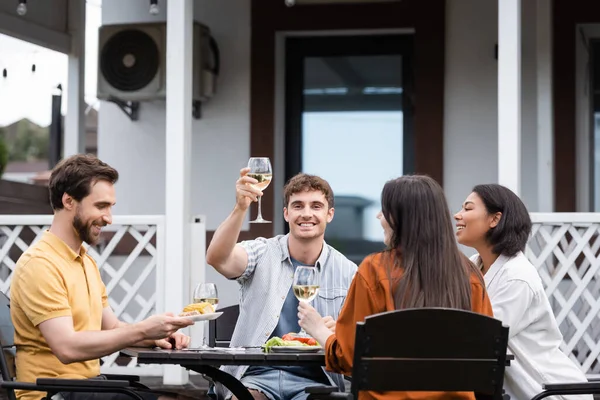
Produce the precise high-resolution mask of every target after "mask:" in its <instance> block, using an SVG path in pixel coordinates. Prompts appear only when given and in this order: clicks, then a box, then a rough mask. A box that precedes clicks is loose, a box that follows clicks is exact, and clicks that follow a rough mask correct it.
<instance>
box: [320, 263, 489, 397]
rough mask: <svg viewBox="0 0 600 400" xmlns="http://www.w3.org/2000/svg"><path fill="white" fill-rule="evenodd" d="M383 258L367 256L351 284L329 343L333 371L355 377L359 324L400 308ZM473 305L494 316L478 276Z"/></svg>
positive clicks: (474, 278) (380, 394)
mask: <svg viewBox="0 0 600 400" xmlns="http://www.w3.org/2000/svg"><path fill="white" fill-rule="evenodd" d="M382 258H383V253H377V254H372V255H370V256H368V257H366V258H365V259H364V261H363V262H362V263H361V264H360V267H359V268H358V271H357V273H356V276H355V277H354V280H353V281H352V284H351V285H350V289H349V290H348V296H347V297H346V301H345V303H344V307H343V308H342V311H341V312H340V315H339V317H338V320H337V323H336V327H335V334H334V335H331V336H329V338H328V339H327V343H326V344H325V352H326V354H325V360H326V365H327V369H328V370H329V371H334V372H339V373H342V374H345V375H351V374H352V361H353V358H354V336H355V334H356V322H358V321H364V320H365V317H368V316H369V315H373V314H379V313H382V312H386V311H394V310H395V309H396V308H395V306H394V298H393V296H392V291H391V288H390V281H389V277H388V273H387V266H386V265H385V264H384V263H383V260H382ZM471 303H472V306H471V310H472V311H474V312H477V313H480V314H484V315H489V316H492V315H493V314H492V305H491V304H490V299H489V297H488V295H487V293H486V291H485V286H484V284H482V279H480V278H479V277H478V276H477V275H476V274H475V273H474V274H473V275H472V276H471ZM390 379H394V377H390ZM359 399H361V400H367V399H377V400H383V399H386V400H387V399H394V400H401V399H475V396H474V394H473V393H472V392H461V393H450V392H418V391H417V392H361V393H360V394H359Z"/></svg>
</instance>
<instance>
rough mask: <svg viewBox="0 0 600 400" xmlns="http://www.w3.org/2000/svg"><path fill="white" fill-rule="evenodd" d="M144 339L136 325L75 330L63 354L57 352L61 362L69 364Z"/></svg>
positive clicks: (108, 352) (109, 352) (114, 350)
mask: <svg viewBox="0 0 600 400" xmlns="http://www.w3.org/2000/svg"><path fill="white" fill-rule="evenodd" d="M143 339H144V334H143V332H142V330H141V329H140V328H139V327H137V326H136V325H126V326H121V327H118V328H115V329H109V330H104V331H80V332H74V333H73V334H72V336H71V337H70V338H69V339H68V340H69V345H68V346H63V348H62V351H61V354H56V356H57V357H58V358H59V359H60V361H61V362H63V363H65V364H69V363H72V362H78V361H87V360H93V359H96V358H100V357H104V356H106V355H108V354H112V353H114V352H116V351H119V350H121V349H123V348H125V347H130V346H134V345H136V344H138V343H140V342H142V341H143Z"/></svg>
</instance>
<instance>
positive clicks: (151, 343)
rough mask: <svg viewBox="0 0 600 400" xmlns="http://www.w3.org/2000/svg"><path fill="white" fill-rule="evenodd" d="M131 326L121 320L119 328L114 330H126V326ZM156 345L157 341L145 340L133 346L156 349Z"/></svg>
mask: <svg viewBox="0 0 600 400" xmlns="http://www.w3.org/2000/svg"><path fill="white" fill-rule="evenodd" d="M130 325H131V324H128V323H127V322H123V321H121V320H119V322H118V324H117V326H116V327H115V328H113V329H117V328H125V327H126V326H130ZM155 345H156V340H152V339H145V340H140V341H139V342H137V343H134V344H132V345H131V346H132V347H154V346H155Z"/></svg>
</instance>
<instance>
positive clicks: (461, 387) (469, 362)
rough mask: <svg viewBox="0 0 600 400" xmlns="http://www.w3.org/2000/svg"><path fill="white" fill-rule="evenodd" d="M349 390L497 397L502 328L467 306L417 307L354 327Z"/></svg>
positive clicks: (502, 355) (505, 336) (503, 346)
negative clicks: (435, 392)
mask: <svg viewBox="0 0 600 400" xmlns="http://www.w3.org/2000/svg"><path fill="white" fill-rule="evenodd" d="M355 343H356V346H355V350H354V363H353V371H352V392H353V394H354V396H355V397H354V398H358V392H359V391H362V390H373V391H468V392H475V394H476V396H477V398H478V399H502V385H503V382H504V369H505V362H506V350H507V345H508V328H507V327H505V326H503V325H502V322H501V321H499V320H496V319H494V318H490V317H487V316H485V315H481V314H477V313H473V312H470V311H463V310H454V309H444V308H420V309H408V310H397V311H390V312H386V313H382V314H377V315H373V316H370V317H367V318H365V321H364V322H359V323H358V324H357V326H356V341H355Z"/></svg>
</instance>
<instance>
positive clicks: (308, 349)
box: [269, 346, 323, 353]
mask: <svg viewBox="0 0 600 400" xmlns="http://www.w3.org/2000/svg"><path fill="white" fill-rule="evenodd" d="M319 350H323V348H322V347H321V346H273V347H271V348H269V351H270V352H272V353H316V352H318V351H319Z"/></svg>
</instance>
